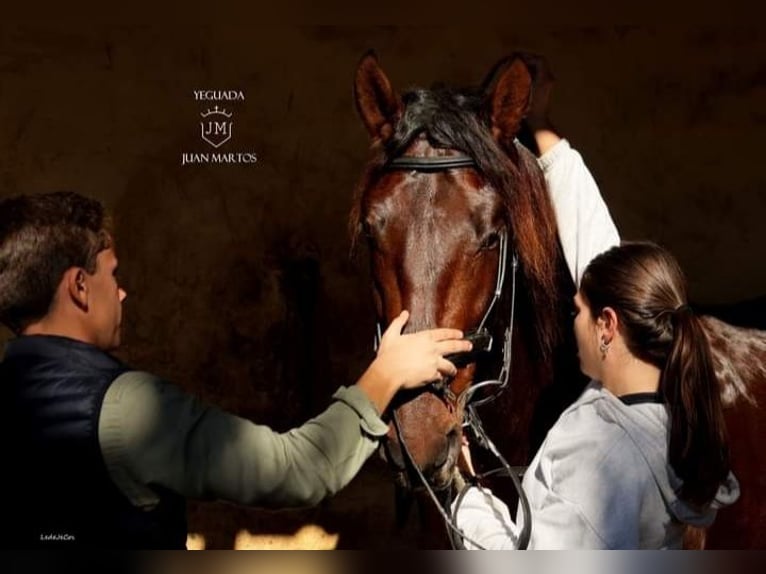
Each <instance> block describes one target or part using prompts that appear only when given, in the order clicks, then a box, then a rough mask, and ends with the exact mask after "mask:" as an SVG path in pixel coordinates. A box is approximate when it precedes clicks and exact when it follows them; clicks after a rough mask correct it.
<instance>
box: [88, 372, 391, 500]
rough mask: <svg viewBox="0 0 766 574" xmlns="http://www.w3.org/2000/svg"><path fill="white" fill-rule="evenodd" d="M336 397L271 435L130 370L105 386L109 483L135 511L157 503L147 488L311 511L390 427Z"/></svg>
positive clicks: (103, 430) (350, 397) (352, 399)
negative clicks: (299, 423) (323, 407)
mask: <svg viewBox="0 0 766 574" xmlns="http://www.w3.org/2000/svg"><path fill="white" fill-rule="evenodd" d="M334 399H335V400H334V402H333V403H332V404H331V405H330V407H329V408H328V409H327V410H325V412H323V413H322V414H321V415H319V416H317V417H316V418H313V419H311V420H310V421H308V422H307V423H305V424H304V425H302V426H300V427H298V428H295V429H292V430H290V431H288V432H286V433H277V432H274V431H272V430H271V429H269V428H268V427H265V426H262V425H256V424H254V423H252V422H250V421H248V420H246V419H243V418H240V417H237V416H234V415H232V414H229V413H226V412H224V411H222V410H220V409H218V408H215V407H212V406H209V405H205V404H203V403H201V402H200V401H198V400H197V399H195V398H194V397H192V396H191V395H188V394H186V393H184V392H183V391H181V390H180V389H179V388H178V387H176V386H174V385H172V384H169V383H167V382H164V381H162V380H160V379H158V378H157V377H155V376H153V375H151V374H149V373H143V372H136V371H133V372H129V373H126V374H124V375H122V376H121V377H119V378H118V379H117V380H115V382H114V383H113V384H112V385H111V387H110V388H109V391H108V392H107V396H106V397H105V400H104V406H103V408H102V414H101V421H100V424H99V437H100V442H101V445H102V452H103V454H104V459H105V462H106V465H107V468H108V470H109V472H110V475H111V476H112V479H113V480H114V481H115V483H116V484H117V486H118V487H119V488H120V490H121V491H122V492H123V493H124V494H125V495H126V496H128V498H129V499H130V500H131V502H133V504H135V505H137V506H149V507H151V506H153V505H154V504H156V502H157V497H156V495H154V493H153V491H152V489H151V485H152V484H158V485H162V486H164V487H166V488H169V489H172V490H173V491H175V492H178V493H180V494H183V495H184V496H187V497H192V498H221V499H224V500H229V501H232V502H238V503H241V504H252V505H260V506H272V507H278V506H299V505H313V504H316V503H318V502H319V501H320V500H322V498H324V497H326V496H329V495H331V494H334V493H335V492H337V491H338V490H340V489H341V488H342V487H343V486H345V485H346V484H347V483H348V482H349V481H350V480H351V479H352V478H353V477H354V475H355V474H356V473H357V472H358V471H359V469H360V468H361V466H362V464H364V462H365V460H366V459H367V458H368V457H369V455H370V454H371V453H372V452H373V451H374V450H375V447H376V446H377V441H378V439H379V437H381V436H383V435H384V434H385V433H386V431H387V429H388V427H387V425H386V424H385V423H384V422H383V421H382V420H380V418H379V416H378V414H377V412H376V409H375V407H374V405H373V403H372V402H371V401H370V400H369V399H368V398H367V397H366V396H365V394H364V393H363V392H362V391H361V390H360V389H359V388H357V387H351V388H341V389H340V390H339V391H338V392H337V393H336V394H335V396H334Z"/></svg>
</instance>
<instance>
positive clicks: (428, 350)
mask: <svg viewBox="0 0 766 574" xmlns="http://www.w3.org/2000/svg"><path fill="white" fill-rule="evenodd" d="M409 317H410V314H409V313H408V312H407V311H402V312H401V313H400V314H399V316H398V317H396V318H395V319H394V320H393V321H391V325H389V327H388V329H386V332H385V333H383V337H381V339H380V347H379V348H378V356H377V357H376V358H375V360H374V361H373V362H372V364H371V365H370V366H369V368H368V369H367V370H366V371H365V373H364V374H363V375H362V377H361V378H360V379H359V381H358V382H357V386H358V387H359V388H360V389H361V390H362V391H363V392H364V393H365V394H366V395H367V396H368V398H369V399H370V400H371V401H372V403H373V404H374V405H375V407H376V408H377V409H378V412H380V413H382V412H383V411H384V410H385V409H386V407H388V403H389V402H391V399H392V398H393V396H394V395H395V394H396V393H397V391H399V390H400V389H411V388H415V387H420V386H423V385H426V384H428V383H430V382H433V381H437V380H439V379H441V378H442V377H443V376H453V375H455V374H456V373H457V368H455V365H453V364H452V363H451V362H449V361H448V360H447V359H445V358H444V356H445V355H449V354H451V353H467V352H468V351H470V350H471V348H472V345H471V343H470V342H469V341H464V340H462V339H463V332H462V331H460V330H458V329H430V330H427V331H419V332H417V333H407V334H402V329H404V326H405V325H406V324H407V320H408V319H409Z"/></svg>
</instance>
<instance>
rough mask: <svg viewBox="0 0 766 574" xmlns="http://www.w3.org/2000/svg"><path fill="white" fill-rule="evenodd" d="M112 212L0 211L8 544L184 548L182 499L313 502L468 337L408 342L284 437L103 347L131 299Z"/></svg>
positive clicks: (449, 370) (78, 204)
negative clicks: (388, 413) (399, 399)
mask: <svg viewBox="0 0 766 574" xmlns="http://www.w3.org/2000/svg"><path fill="white" fill-rule="evenodd" d="M117 266H118V260H117V255H116V252H115V246H114V241H113V237H112V234H111V232H110V223H109V219H108V217H107V215H106V214H105V211H104V208H103V206H102V205H101V204H100V203H98V202H97V201H95V200H92V199H88V198H85V197H83V196H81V195H78V194H75V193H69V192H58V193H50V194H44V195H36V196H19V197H14V198H10V199H7V200H5V201H2V202H0V321H2V322H3V323H4V324H5V325H7V326H8V327H9V328H11V329H12V330H13V331H14V333H15V334H16V335H18V337H17V338H16V339H14V340H12V341H10V342H9V344H8V346H7V349H6V354H5V358H4V360H3V362H2V363H0V436H2V441H3V442H4V449H3V450H4V453H5V456H4V465H3V466H4V472H3V473H2V478H0V485H2V488H3V492H4V494H5V496H6V503H5V505H4V512H3V521H2V527H0V540H2V544H3V545H6V546H9V547H17V546H23V547H30V546H40V545H43V546H45V545H51V544H56V545H69V544H78V545H87V546H108V547H116V546H125V547H132V548H183V547H184V546H185V541H186V518H185V497H200V498H221V499H225V500H229V501H233V502H238V503H242V504H253V505H265V506H290V505H311V504H316V503H317V502H319V501H320V500H321V499H322V498H324V497H325V496H328V495H330V494H333V493H335V492H337V491H338V490H339V489H340V488H342V487H343V486H344V485H346V484H347V483H348V482H349V481H350V480H351V478H352V477H353V476H354V475H355V474H356V472H357V471H358V470H359V469H360V468H361V466H362V464H363V463H364V461H365V460H366V459H367V457H368V456H369V455H370V454H371V453H372V452H373V451H374V450H375V447H376V446H377V442H378V439H379V438H380V437H382V436H383V435H384V434H385V433H386V431H387V425H386V424H385V423H384V422H383V421H382V420H381V419H380V413H382V412H383V411H384V410H385V408H386V406H387V405H388V403H389V401H390V400H391V398H392V397H393V395H394V394H395V393H396V392H397V391H398V390H399V389H401V388H412V387H416V386H419V385H423V384H425V383H426V382H429V381H434V380H437V379H439V378H441V377H442V376H445V375H452V374H454V373H455V366H454V365H453V364H452V363H450V362H449V361H447V360H446V359H444V355H446V354H449V353H458V352H465V351H468V350H470V343H468V342H467V341H461V340H460V339H461V338H462V333H461V332H460V331H457V330H453V329H436V330H431V331H423V332H420V333H416V334H408V335H402V334H401V330H402V328H403V327H404V325H405V323H406V322H407V318H408V315H407V312H403V313H402V314H401V315H400V316H399V317H397V318H396V319H394V321H392V323H391V325H390V327H389V329H388V330H387V331H386V333H385V334H384V335H383V338H382V341H381V345H380V349H379V351H378V355H377V357H376V359H375V360H374V361H373V362H372V364H371V365H370V367H369V368H368V369H367V371H365V373H364V374H363V375H362V377H361V378H360V379H359V381H357V383H356V384H355V385H353V386H352V387H350V388H344V387H341V388H340V389H339V390H338V391H337V392H336V393H335V395H334V397H333V399H334V402H333V404H332V405H330V407H329V408H328V409H327V410H326V411H325V412H324V413H322V414H321V415H319V416H318V417H316V418H314V419H312V420H310V421H308V422H307V423H306V424H304V425H303V426H301V427H299V428H296V429H293V430H291V431H289V432H287V433H284V434H278V433H275V432H273V431H271V430H270V429H268V428H267V427H264V426H258V425H255V424H253V423H251V422H250V421H247V420H245V419H242V418H239V417H236V416H234V415H231V414H228V413H225V412H223V411H221V410H219V409H216V408H214V407H212V406H208V405H204V404H201V403H200V402H198V401H197V400H196V399H195V398H194V397H192V396H190V395H187V394H185V393H183V392H182V391H181V390H180V389H178V388H177V387H175V386H173V385H170V384H168V383H166V382H164V381H162V380H160V379H158V378H157V377H155V376H153V375H151V374H149V373H144V372H138V371H134V370H131V369H130V367H128V366H127V365H124V364H122V363H121V362H120V361H118V360H117V359H115V358H114V357H112V356H111V355H110V354H109V353H108V351H110V350H113V349H116V348H117V347H118V346H119V344H120V324H121V320H122V303H123V301H124V300H125V297H126V293H125V291H124V290H123V289H121V288H120V286H119V284H118V281H117V277H116V272H117Z"/></svg>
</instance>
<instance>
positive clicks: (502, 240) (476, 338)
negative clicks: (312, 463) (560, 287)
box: [374, 154, 532, 550]
mask: <svg viewBox="0 0 766 574" xmlns="http://www.w3.org/2000/svg"><path fill="white" fill-rule="evenodd" d="M456 168H474V169H478V166H477V164H476V161H475V160H474V159H473V158H472V157H470V156H468V155H462V154H461V155H454V156H441V157H413V156H400V157H397V158H394V159H392V160H390V161H388V162H387V163H386V164H384V166H383V170H384V171H409V170H411V171H417V172H423V173H436V172H440V171H446V170H449V169H456ZM507 263H508V232H507V230H505V229H504V230H503V231H501V232H500V234H499V255H498V268H497V280H496V283H495V291H494V293H493V295H492V300H491V301H490V303H489V305H488V306H487V310H486V311H485V312H484V316H483V317H482V319H481V322H480V323H479V326H478V327H477V328H476V329H475V330H473V331H471V332H469V333H467V334H466V338H467V339H469V340H471V342H472V343H473V347H474V348H473V350H472V351H471V353H470V357H471V358H473V357H475V356H476V355H478V354H479V353H481V352H489V351H491V350H492V342H493V341H492V336H491V334H490V333H489V331H488V329H487V328H486V323H487V320H488V319H489V317H490V315H491V313H492V310H493V309H494V307H495V304H496V303H497V302H498V300H499V299H500V296H501V294H502V290H503V284H504V283H505V276H506V270H507ZM518 267H519V258H518V255H517V254H516V252H515V251H514V252H513V254H512V257H511V311H510V318H509V321H508V326H507V327H506V329H505V334H504V340H503V362H502V366H501V368H500V373H499V375H498V377H497V378H496V379H489V380H486V381H482V382H480V383H477V384H474V385H471V386H469V387H468V388H467V389H466V390H464V391H463V392H462V393H460V395H459V396H456V395H455V393H454V392H453V391H452V390H451V389H450V385H449V381H447V380H446V379H442V380H441V381H439V382H436V383H432V384H431V388H432V390H433V391H435V392H436V393H438V394H441V395H443V396H444V397H445V399H446V400H447V401H452V402H453V403H454V404H455V406H456V407H461V406H462V407H463V413H464V415H463V425H462V426H463V427H464V428H469V429H470V430H471V431H472V433H473V436H474V438H475V439H476V442H477V443H478V444H479V445H480V446H482V447H484V448H486V449H488V450H489V451H490V452H491V453H492V455H494V456H495V458H497V459H498V460H499V461H500V463H501V465H502V466H501V467H500V468H497V469H493V470H491V471H489V472H486V473H484V474H483V475H482V476H489V475H494V474H507V475H508V476H509V477H510V478H511V480H512V482H513V484H514V487H515V488H516V491H517V493H518V496H519V501H520V504H521V510H522V513H523V515H524V526H523V528H522V531H521V533H520V534H519V538H518V542H517V547H518V548H519V549H520V550H524V549H526V548H527V546H528V544H529V538H530V534H531V529H532V516H531V512H530V508H529V501H528V500H527V497H526V494H525V493H524V490H523V488H522V486H521V482H520V481H519V477H518V469H514V468H512V467H511V466H510V465H509V464H508V462H507V461H506V460H505V458H504V457H503V456H502V454H500V452H499V451H498V449H497V447H496V446H495V444H494V443H493V442H492V441H491V440H490V438H489V436H487V433H486V432H485V431H484V427H483V425H482V422H481V418H480V417H479V414H478V413H477V412H476V407H479V406H481V405H484V404H487V403H489V402H491V401H493V400H495V399H496V398H497V397H499V396H500V394H501V393H502V392H503V390H504V389H505V388H506V387H507V386H508V384H509V382H510V376H511V366H512V360H513V354H512V340H513V326H514V319H515V310H516V280H517V277H516V276H517V271H518ZM380 338H381V326H380V322H378V323H377V325H376V336H375V344H374V349H375V350H376V351H377V349H378V347H379V345H380ZM461 356H462V354H461V355H451V356H447V358H448V359H451V360H455V359H458V358H460V357H461ZM468 362H471V361H468ZM491 387H495V389H494V392H492V393H490V394H489V396H486V397H483V398H481V399H474V398H473V397H474V396H475V394H476V392H477V391H479V390H480V389H483V388H491ZM392 418H393V422H394V427H395V429H396V433H397V438H398V439H399V444H400V445H401V447H402V452H403V453H404V455H405V458H406V461H407V462H408V463H409V465H410V466H411V467H412V469H413V470H414V471H415V473H416V474H417V476H418V478H419V479H420V481H421V482H422V483H423V485H424V487H425V488H426V490H427V492H428V493H429V495H430V497H431V499H432V500H433V501H434V503H435V505H436V507H437V509H438V510H439V512H440V513H441V515H442V518H443V519H444V522H445V525H446V526H447V530H448V533H449V537H450V542H451V543H452V546H453V548H461V549H462V548H465V546H464V545H463V540H467V541H468V542H470V543H471V544H472V545H473V546H475V547H477V548H483V547H482V546H481V544H479V543H477V542H475V541H473V540H471V539H470V538H469V537H467V536H466V535H465V534H464V533H463V532H462V531H461V530H460V528H458V526H457V525H456V523H455V518H454V516H450V514H451V511H450V508H449V504H450V501H449V500H447V501H446V504H445V503H443V502H442V501H440V500H439V498H438V497H437V495H436V493H435V492H434V490H433V487H432V486H431V485H430V484H429V483H428V480H427V479H426V478H425V476H424V475H423V471H422V470H421V469H420V468H419V467H418V465H417V464H415V460H414V458H413V456H412V454H411V453H410V451H409V449H408V447H407V444H406V443H405V441H404V437H403V436H402V432H401V428H400V424H399V419H398V417H397V414H396V409H392ZM464 493H465V490H464V491H463V492H461V493H460V494H459V495H458V497H457V502H456V508H455V513H457V510H458V509H459V504H460V502H462V499H463V494H464ZM445 506H446V508H445Z"/></svg>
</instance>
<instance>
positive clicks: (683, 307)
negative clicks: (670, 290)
mask: <svg viewBox="0 0 766 574" xmlns="http://www.w3.org/2000/svg"><path fill="white" fill-rule="evenodd" d="M691 310H692V308H691V307H690V306H689V304H688V303H682V304H681V305H679V306H678V307H676V308H675V309H673V314H674V315H680V314H681V313H686V312H689V313H691Z"/></svg>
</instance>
